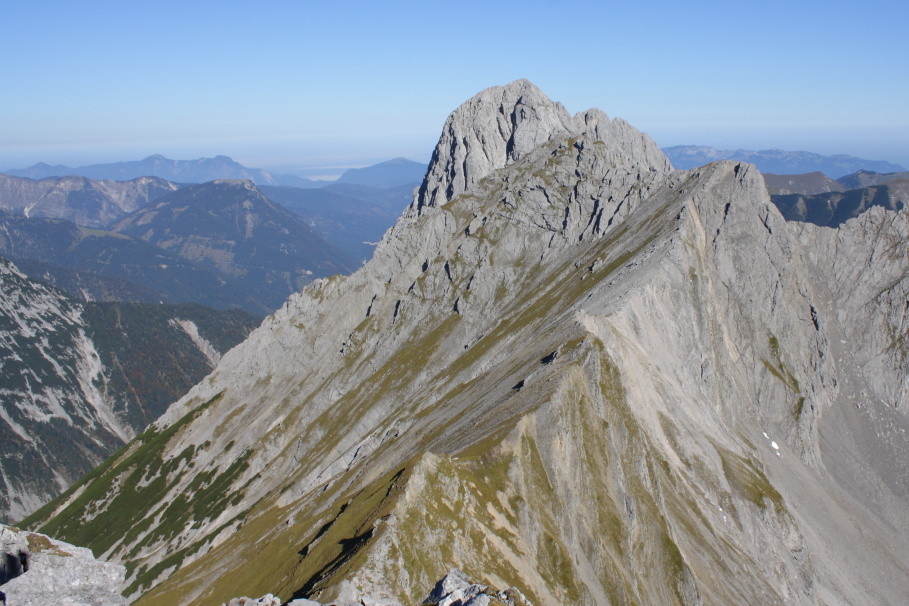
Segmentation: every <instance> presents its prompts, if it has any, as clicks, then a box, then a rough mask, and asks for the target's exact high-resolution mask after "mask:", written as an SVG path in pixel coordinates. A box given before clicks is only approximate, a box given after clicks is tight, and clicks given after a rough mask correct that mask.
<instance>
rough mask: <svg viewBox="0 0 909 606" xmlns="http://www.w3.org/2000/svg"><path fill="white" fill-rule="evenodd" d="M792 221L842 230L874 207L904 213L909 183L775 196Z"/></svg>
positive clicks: (774, 198) (783, 211)
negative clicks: (846, 223)
mask: <svg viewBox="0 0 909 606" xmlns="http://www.w3.org/2000/svg"><path fill="white" fill-rule="evenodd" d="M771 198H772V199H773V203H774V204H776V206H777V208H779V209H780V212H781V213H783V216H784V217H785V218H786V219H787V220H789V221H807V222H809V223H814V224H815V225H824V226H827V227H839V226H840V225H842V224H843V223H845V222H846V221H848V220H849V219H852V218H855V217H858V216H859V215H861V214H862V213H863V212H865V211H866V210H868V209H869V208H871V207H873V206H880V207H881V208H886V209H888V210H897V211H898V210H903V209H905V208H907V206H909V181H892V182H890V183H888V184H887V185H877V186H873V187H863V188H861V189H853V190H850V191H846V192H831V193H821V194H815V195H813V196H811V195H801V194H789V195H776V196H771Z"/></svg>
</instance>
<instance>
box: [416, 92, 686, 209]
mask: <svg viewBox="0 0 909 606" xmlns="http://www.w3.org/2000/svg"><path fill="white" fill-rule="evenodd" d="M585 133H589V134H590V135H591V136H592V138H593V139H595V140H599V141H604V142H608V143H610V144H612V145H614V146H616V147H618V148H621V150H622V151H623V152H625V153H626V157H634V158H636V159H637V160H642V161H643V162H644V163H645V165H647V166H648V167H659V168H660V169H662V170H664V171H666V170H668V169H669V162H668V160H666V157H665V156H663V154H662V152H660V150H659V148H658V147H657V146H656V144H655V143H654V142H653V141H652V140H651V139H650V138H649V137H648V136H646V135H644V134H642V133H640V132H638V131H636V130H635V129H633V128H631V127H630V126H629V125H628V124H627V123H625V122H623V121H621V120H616V121H614V122H610V120H609V118H608V117H607V116H606V114H604V113H603V112H601V111H599V110H591V111H588V112H586V113H584V114H578V115H577V116H571V115H570V114H569V113H568V111H567V110H566V109H565V108H564V107H563V106H562V104H561V103H554V102H553V101H551V100H550V99H549V98H548V97H546V95H544V94H543V92H542V91H541V90H540V89H538V88H537V87H536V86H534V85H533V84H532V83H530V82H528V81H527V80H517V81H515V82H512V83H511V84H509V85H507V86H495V87H492V88H488V89H486V90H484V91H482V92H480V93H479V94H478V95H476V96H475V97H473V98H472V99H470V100H469V101H467V102H466V103H465V104H463V105H462V106H461V107H459V108H458V109H457V110H455V111H454V112H452V114H451V116H449V117H448V120H446V122H445V126H444V127H443V129H442V136H441V138H440V139H439V143H438V144H437V145H436V148H435V151H434V152H433V155H432V160H431V161H430V164H429V172H428V173H427V175H426V179H425V180H424V181H423V185H422V186H421V187H420V190H419V193H418V195H417V197H416V200H415V204H414V207H415V210H416V212H418V213H419V212H420V210H421V209H422V208H423V207H425V206H430V207H431V206H441V205H443V204H445V203H446V202H447V201H449V200H451V199H452V198H454V197H455V196H457V195H458V194H461V193H463V192H465V191H468V190H470V189H471V188H472V187H473V186H474V185H476V183H477V182H479V180H480V179H482V178H483V177H485V176H487V175H489V174H490V173H492V172H493V171H495V170H498V169H500V168H504V167H506V166H509V165H510V164H513V163H514V162H516V161H517V160H520V159H521V158H522V157H523V156H525V155H526V154H527V153H529V152H531V151H533V150H535V149H536V148H538V147H539V146H540V145H542V144H543V143H546V142H547V141H551V140H553V139H565V138H568V137H571V136H579V135H582V134H585Z"/></svg>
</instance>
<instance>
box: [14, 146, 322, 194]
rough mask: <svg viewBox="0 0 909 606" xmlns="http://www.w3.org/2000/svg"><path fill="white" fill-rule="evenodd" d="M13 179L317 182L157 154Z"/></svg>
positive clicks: (36, 170)
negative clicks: (66, 178)
mask: <svg viewBox="0 0 909 606" xmlns="http://www.w3.org/2000/svg"><path fill="white" fill-rule="evenodd" d="M3 172H5V173H6V174H8V175H12V176H14V177H25V178H27V179H46V178H47V177H65V176H71V175H75V176H79V177H87V178H89V179H95V180H106V179H112V180H115V181H129V180H131V179H136V178H138V177H150V176H152V177H159V178H161V179H167V180H168V181H176V182H178V183H204V182H206V181H214V180H215V179H248V180H250V181H252V182H253V183H256V184H259V185H290V186H293V187H315V186H317V185H318V183H317V182H316V181H312V180H311V179H305V178H303V177H296V176H293V175H275V174H272V173H270V172H268V171H267V170H262V169H260V168H247V167H245V166H243V165H242V164H240V163H239V162H235V161H234V160H233V159H231V158H229V157H227V156H215V157H214V158H199V159H198V160H171V159H170V158H165V157H164V156H162V155H160V154H156V155H154V156H149V157H147V158H144V159H142V160H134V161H130V162H112V163H109V164H91V165H89V166H79V167H76V168H72V167H69V166H62V165H59V164H58V165H56V166H51V165H50V164H45V163H44V162H41V163H39V164H35V165H34V166H30V167H29V168H23V169H10V170H6V171H3Z"/></svg>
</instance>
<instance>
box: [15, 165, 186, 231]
mask: <svg viewBox="0 0 909 606" xmlns="http://www.w3.org/2000/svg"><path fill="white" fill-rule="evenodd" d="M179 187H180V186H179V185H177V184H175V183H171V182H169V181H165V180H164V179H161V178H158V177H138V178H136V179H133V180H132V181H93V180H91V179H88V178H86V177H78V176H66V177H45V178H42V179H41V180H38V181H35V180H32V179H30V178H20V177H15V176H9V175H3V174H0V209H3V210H6V211H8V212H11V213H14V214H17V215H22V216H24V217H33V218H45V219H66V220H67V221H72V222H73V223H77V224H79V225H82V226H85V227H97V228H105V227H108V226H110V225H111V224H112V223H113V222H115V221H117V220H118V219H120V218H121V217H124V216H125V215H127V214H129V213H131V212H133V211H134V210H136V209H139V208H142V207H143V206H146V205H147V204H149V203H150V202H151V201H153V200H155V199H157V198H159V197H161V196H163V195H164V194H167V193H170V192H173V191H176V190H177V189H178V188H179Z"/></svg>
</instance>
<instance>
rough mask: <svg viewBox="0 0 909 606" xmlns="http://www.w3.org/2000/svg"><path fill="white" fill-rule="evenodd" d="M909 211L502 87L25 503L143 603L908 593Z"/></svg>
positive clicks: (884, 596)
mask: <svg viewBox="0 0 909 606" xmlns="http://www.w3.org/2000/svg"><path fill="white" fill-rule="evenodd" d="M907 223H909V217H907V213H906V212H905V211H893V210H887V209H884V208H872V209H870V210H868V211H867V212H865V213H863V214H861V215H859V216H858V217H855V218H853V219H850V220H848V221H846V222H845V223H844V224H843V225H842V226H840V227H838V228H830V227H822V226H816V225H810V224H802V223H788V222H787V221H786V220H784V218H783V217H782V215H781V214H780V213H779V211H778V210H777V208H776V207H775V206H774V205H773V204H772V203H771V201H770V198H769V196H768V194H767V191H766V188H765V185H764V182H763V179H762V177H761V175H760V173H758V171H757V170H756V169H755V168H754V167H753V166H751V165H748V164H743V163H736V162H718V163H714V164H710V165H707V166H704V167H701V168H698V169H693V170H690V171H673V170H671V168H670V166H669V164H668V162H667V161H666V159H665V158H664V157H662V156H661V155H660V152H659V150H658V149H657V148H656V146H655V145H654V144H653V143H652V141H650V139H649V138H648V137H647V136H646V135H643V134H641V133H639V132H637V131H635V130H634V129H633V128H631V127H630V126H628V125H627V124H625V123H624V122H622V121H620V120H608V119H607V118H606V116H605V115H604V114H602V113H601V112H599V111H597V110H591V111H589V112H586V113H584V114H580V115H579V116H575V117H571V116H569V115H568V114H567V113H566V112H565V111H564V109H562V108H561V106H559V105H557V104H555V103H552V102H551V101H549V100H548V99H546V98H545V96H543V95H542V93H540V92H539V91H538V90H537V89H536V88H535V87H533V86H532V85H530V84H529V83H527V82H526V81H518V82H514V83H512V84H509V85H507V86H504V87H496V88H493V89H488V90H486V91H483V92H481V93H480V94H479V95H477V96H476V97H474V98H473V99H471V100H470V101H468V102H467V103H465V105H463V106H462V107H461V108H459V109H457V110H456V111H455V112H454V113H453V114H452V116H451V117H450V118H449V120H448V122H447V123H446V126H445V129H444V131H443V134H442V137H441V139H440V143H439V146H438V147H437V149H436V152H435V154H434V156H433V161H432V163H431V164H430V166H429V169H428V171H427V176H426V179H425V180H424V183H423V185H422V186H421V188H420V190H419V191H418V192H417V194H416V196H415V199H414V202H413V204H412V206H411V207H410V209H409V210H408V211H407V212H406V213H405V215H404V216H403V217H402V218H401V219H400V220H399V221H398V223H397V224H396V225H395V226H394V227H393V228H392V229H391V230H390V231H389V232H388V233H387V234H386V236H385V238H384V239H383V241H382V242H381V243H380V245H379V246H378V247H377V250H376V254H375V256H374V257H373V259H372V260H371V261H370V262H368V263H367V264H366V265H365V266H364V267H362V268H361V269H360V270H358V271H357V272H356V273H354V274H352V275H351V276H347V277H335V278H331V279H326V280H319V281H316V282H315V283H313V284H312V285H310V286H308V287H307V288H306V289H305V290H304V291H303V292H302V293H300V294H297V295H293V296H292V297H291V298H290V299H289V300H288V301H287V303H286V304H285V305H284V306H283V307H282V308H281V309H280V310H278V311H277V312H276V313H275V314H274V315H273V316H271V317H269V318H267V319H266V320H265V321H264V322H263V324H262V326H261V327H260V328H259V329H257V330H256V331H254V332H253V333H252V334H251V335H250V337H249V338H248V339H247V340H246V341H245V342H244V343H243V344H241V345H240V346H238V347H237V348H235V349H234V350H232V351H231V352H229V353H228V354H227V355H225V356H224V357H223V358H222V360H221V362H220V363H219V365H218V367H217V368H216V369H215V371H214V372H213V373H212V374H211V375H210V376H209V377H208V378H206V379H205V380H204V381H202V382H201V383H199V384H198V385H197V386H196V387H194V388H193V389H192V390H191V391H190V392H189V393H188V394H187V395H186V396H185V397H184V398H182V399H181V400H180V401H178V402H176V403H175V404H174V405H173V406H171V408H170V409H169V410H168V412H167V413H166V414H165V415H164V417H162V419H160V420H159V421H158V422H157V423H155V424H154V425H153V426H152V427H151V428H150V429H149V430H148V431H147V432H146V433H145V434H143V435H141V436H139V437H138V438H137V439H136V440H135V441H134V442H133V443H132V444H131V445H130V447H129V448H128V449H127V450H126V451H124V452H123V453H122V454H120V455H119V456H118V457H116V458H114V459H112V460H110V461H108V463H107V464H105V467H104V468H103V469H101V470H100V471H99V472H98V473H96V474H95V476H94V477H93V478H91V479H90V480H88V481H86V482H84V483H82V484H81V485H79V486H76V487H74V488H73V489H72V490H71V491H70V493H68V494H66V495H64V496H63V497H62V498H61V499H59V500H57V501H55V502H54V503H52V504H50V505H49V506H47V507H46V508H44V509H43V510H42V511H40V512H38V514H36V515H35V516H33V517H32V518H30V519H29V520H28V521H27V523H28V524H30V525H32V526H34V527H40V528H42V529H44V531H46V532H51V533H54V534H56V535H58V536H62V537H64V538H67V539H68V540H72V541H79V542H85V544H87V545H90V546H91V547H92V548H93V549H95V550H96V552H98V553H102V554H104V555H105V556H106V557H109V558H111V559H114V560H117V561H120V562H123V563H124V564H125V565H126V566H127V569H128V578H127V582H126V588H125V592H126V593H127V594H129V595H131V596H133V597H134V598H137V599H138V602H137V603H139V604H175V603H221V602H223V601H226V600H228V599H230V598H231V597H233V596H237V595H265V594H267V593H271V594H274V595H278V596H280V598H281V599H282V600H290V599H304V598H305V599H311V600H315V601H317V602H320V603H331V602H334V603H337V604H345V605H346V604H357V603H360V602H359V601H361V600H364V599H367V598H368V600H369V601H368V602H367V603H370V604H373V603H375V604H413V603H418V602H420V601H422V600H423V599H425V597H426V588H427V587H430V586H432V584H433V583H434V582H435V580H437V579H439V578H441V577H443V575H445V574H446V572H447V571H448V570H449V569H451V568H452V567H457V568H460V569H461V570H463V571H464V573H465V574H466V575H468V577H469V578H471V579H473V580H475V581H476V582H477V583H481V584H484V585H489V586H493V587H514V588H516V590H517V591H519V592H520V594H521V595H522V596H525V597H526V600H527V601H529V602H530V603H533V604H553V605H554V604H626V603H654V604H655V603H659V604H685V605H694V604H719V603H723V604H727V603H762V604H776V603H780V604H781V603H792V604H841V603H877V604H900V603H905V601H906V599H907V590H906V588H907V587H909V558H907V554H909V539H907V537H909V498H907V490H906V484H905V482H906V480H905V474H904V473H902V472H901V470H905V468H906V465H907V463H909V451H907V440H906V437H905V436H906V431H907V429H909V423H907V404H909V402H907V389H906V376H907V373H906V369H907V353H909V352H907V345H906V339H905V334H906V328H905V326H906V324H905V323H906V321H907V319H906V314H907V309H909V304H907V302H909V296H907V289H909V279H907V275H909V242H907ZM253 546H254V548H253ZM164 554H166V555H164Z"/></svg>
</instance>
